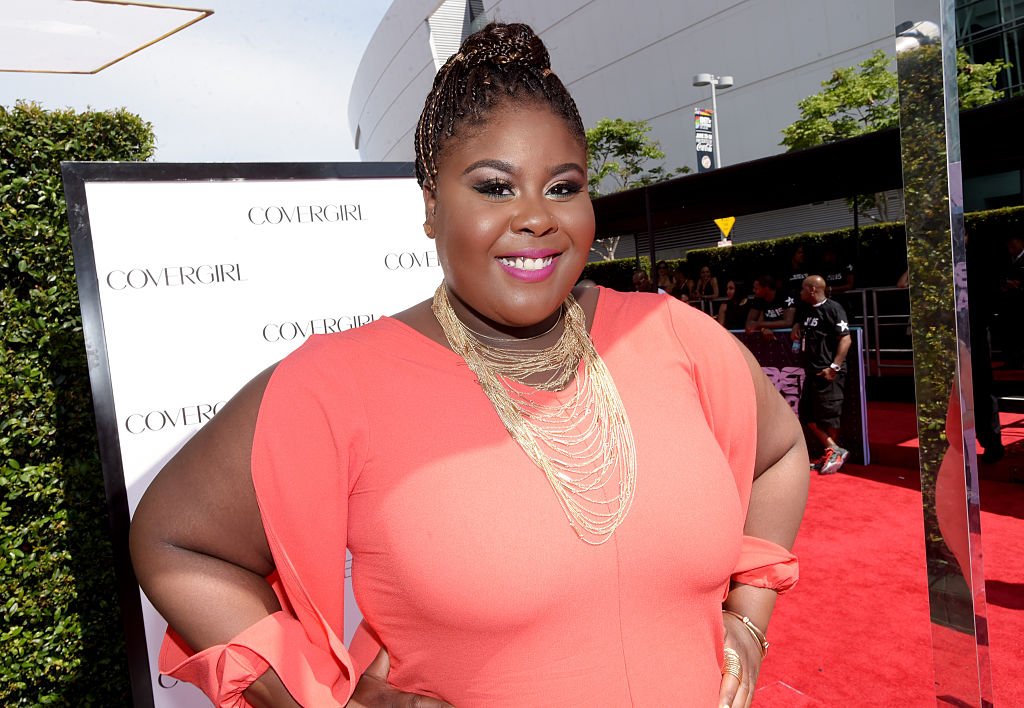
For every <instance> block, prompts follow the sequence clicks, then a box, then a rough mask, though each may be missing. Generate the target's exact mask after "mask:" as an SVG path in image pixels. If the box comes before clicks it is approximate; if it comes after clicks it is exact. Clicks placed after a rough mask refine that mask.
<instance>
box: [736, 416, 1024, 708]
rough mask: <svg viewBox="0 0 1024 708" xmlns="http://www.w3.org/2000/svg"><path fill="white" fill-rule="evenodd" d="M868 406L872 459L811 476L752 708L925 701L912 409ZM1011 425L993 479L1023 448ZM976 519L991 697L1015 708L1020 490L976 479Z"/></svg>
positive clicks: (928, 662) (1020, 697)
mask: <svg viewBox="0 0 1024 708" xmlns="http://www.w3.org/2000/svg"><path fill="white" fill-rule="evenodd" d="M869 409H870V417H871V427H870V432H871V440H872V456H873V459H874V460H876V461H878V462H879V463H881V464H879V463H876V464H873V465H871V466H870V467H857V466H854V465H848V466H847V467H846V468H844V470H843V472H842V473H841V474H838V475H835V476H830V477H819V476H817V475H812V477H811V490H810V498H809V501H808V506H807V514H806V516H805V519H804V524H803V527H802V529H801V532H800V537H799V538H798V539H797V543H796V548H795V550H796V552H797V553H798V554H799V556H800V561H801V580H800V584H799V585H798V586H797V587H796V588H795V589H794V590H793V591H792V592H791V593H790V594H789V595H787V596H783V598H782V599H780V601H779V605H778V609H777V611H776V614H775V617H774V618H773V619H772V624H771V630H770V636H771V641H772V643H773V645H774V646H773V649H772V650H771V652H770V654H769V656H768V659H767V660H766V661H765V664H764V667H763V670H762V672H761V678H760V680H759V681H758V692H757V698H756V701H755V705H756V706H758V707H759V708H792V707H799V706H840V705H851V706H880V707H881V706H893V705H900V706H922V707H923V706H934V705H935V704H936V700H935V689H934V671H933V668H932V667H933V659H932V648H931V624H930V622H929V612H928V597H927V590H926V578H925V570H924V543H923V540H922V530H923V521H922V511H921V495H920V490H919V487H918V479H917V450H916V449H915V448H914V447H913V446H910V445H907V441H908V440H910V441H912V440H913V439H914V438H916V431H915V424H914V414H913V407H912V406H911V405H909V404H877V405H876V404H871V405H870V406H869ZM1012 418H1013V420H1007V421H1005V422H1006V423H1009V425H1010V426H1011V428H1010V429H1008V430H1004V443H1005V444H1006V445H1007V446H1008V448H1007V457H1006V459H1005V460H1004V461H1003V462H1001V463H1000V465H999V466H1000V467H1001V468H1003V471H1002V472H999V473H998V474H997V477H998V478H1007V479H1009V478H1011V477H1012V476H1014V475H1015V474H1016V472H1015V471H1016V470H1017V469H1018V468H1024V444H1016V445H1014V444H1013V443H1015V442H1018V441H1019V440H1020V439H1021V438H1020V435H1019V433H1020V431H1021V425H1022V423H1021V421H1020V418H1021V416H1013V417H1012ZM908 452H909V455H908ZM897 463H899V464H897ZM981 523H982V534H983V541H982V547H983V552H984V567H985V577H986V579H987V580H986V589H987V592H988V617H989V629H990V633H991V662H992V673H993V684H994V695H995V701H996V705H997V706H1021V705H1024V687H1022V685H1021V684H1020V681H1019V680H1018V678H1017V677H1018V676H1019V675H1020V666H1021V665H1022V664H1024V642H1022V641H1021V638H1022V637H1024V556H1022V553H1021V551H1022V549H1024V485H1022V484H1013V483H1009V482H1000V481H993V480H990V479H986V480H985V481H984V482H983V484H982V522H981ZM952 635H953V636H952V637H951V639H952V640H955V639H958V638H961V637H964V635H957V633H955V632H952ZM968 639H969V638H968Z"/></svg>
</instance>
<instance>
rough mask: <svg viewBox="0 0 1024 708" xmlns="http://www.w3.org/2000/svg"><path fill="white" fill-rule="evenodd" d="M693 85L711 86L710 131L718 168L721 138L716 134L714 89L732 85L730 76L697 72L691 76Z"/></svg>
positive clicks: (720, 163)
mask: <svg viewBox="0 0 1024 708" xmlns="http://www.w3.org/2000/svg"><path fill="white" fill-rule="evenodd" d="M693 85H694V86H710V87H711V132H712V134H713V135H714V136H715V142H714V146H715V152H714V154H715V167H716V168H718V167H721V166H722V138H721V136H720V135H719V134H718V101H717V100H716V97H715V89H726V88H729V87H730V86H732V77H731V76H715V75H714V74H697V75H695V76H694V77H693Z"/></svg>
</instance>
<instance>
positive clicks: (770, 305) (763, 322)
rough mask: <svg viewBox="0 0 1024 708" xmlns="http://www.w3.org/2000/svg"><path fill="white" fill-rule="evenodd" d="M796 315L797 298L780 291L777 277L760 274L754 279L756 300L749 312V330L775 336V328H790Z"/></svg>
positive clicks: (747, 325)
mask: <svg viewBox="0 0 1024 708" xmlns="http://www.w3.org/2000/svg"><path fill="white" fill-rule="evenodd" d="M794 317H796V298H794V297H793V296H792V295H789V294H787V293H780V292H779V291H778V289H777V284H776V281H775V278H773V277H772V276H770V275H760V276H758V277H757V278H756V279H755V280H754V301H753V302H752V303H751V304H750V312H749V313H747V324H746V331H747V332H760V333H761V334H762V335H764V336H765V337H774V336H775V330H777V329H789V328H790V327H792V326H793V318H794Z"/></svg>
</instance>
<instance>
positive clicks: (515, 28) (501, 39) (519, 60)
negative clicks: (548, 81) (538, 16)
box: [453, 22, 551, 72]
mask: <svg viewBox="0 0 1024 708" xmlns="http://www.w3.org/2000/svg"><path fill="white" fill-rule="evenodd" d="M453 58H454V59H455V60H456V61H460V60H461V61H465V62H466V65H467V67H468V68H472V67H474V66H479V65H481V64H498V65H501V64H520V65H524V66H529V67H531V68H533V69H535V70H537V71H541V72H550V70H551V57H550V56H549V55H548V50H547V48H546V47H545V46H544V43H543V42H542V41H541V39H540V37H538V36H537V35H536V34H535V33H534V31H533V30H532V29H531V28H530V26H529V25H524V24H520V23H513V24H507V25H506V24H498V23H495V22H492V23H491V24H489V25H487V26H486V27H484V28H483V29H482V30H480V31H479V32H476V33H475V34H473V35H470V36H469V37H468V38H466V41H465V42H464V43H463V45H462V48H461V50H460V51H459V53H458V54H456V55H455V57H453Z"/></svg>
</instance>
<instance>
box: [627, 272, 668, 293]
mask: <svg viewBox="0 0 1024 708" xmlns="http://www.w3.org/2000/svg"><path fill="white" fill-rule="evenodd" d="M633 291H634V292H638V293H654V292H657V293H660V294H662V295H664V294H665V291H664V290H662V289H661V288H659V287H655V286H654V283H652V282H651V276H649V275H647V271H646V270H643V269H641V268H637V269H636V270H634V271H633Z"/></svg>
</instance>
